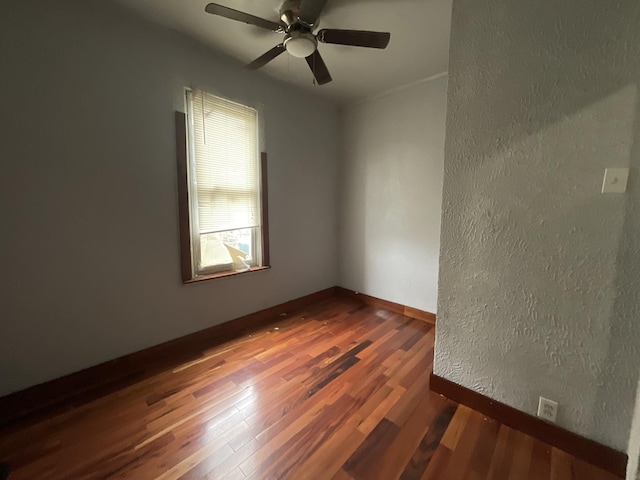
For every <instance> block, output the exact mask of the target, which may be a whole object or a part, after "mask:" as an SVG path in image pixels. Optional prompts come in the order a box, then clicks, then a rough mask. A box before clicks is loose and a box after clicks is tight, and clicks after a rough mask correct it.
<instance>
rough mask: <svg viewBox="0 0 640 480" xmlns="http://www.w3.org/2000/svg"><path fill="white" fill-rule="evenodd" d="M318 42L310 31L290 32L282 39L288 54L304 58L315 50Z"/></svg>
mask: <svg viewBox="0 0 640 480" xmlns="http://www.w3.org/2000/svg"><path fill="white" fill-rule="evenodd" d="M317 45H318V43H317V40H316V38H315V37H314V36H313V34H311V33H302V32H291V33H290V34H289V36H288V37H287V38H286V39H285V41H284V46H285V48H286V49H287V52H289V54H291V55H293V56H294V57H296V58H306V57H308V56H309V55H311V54H312V53H313V52H315V51H316V47H317Z"/></svg>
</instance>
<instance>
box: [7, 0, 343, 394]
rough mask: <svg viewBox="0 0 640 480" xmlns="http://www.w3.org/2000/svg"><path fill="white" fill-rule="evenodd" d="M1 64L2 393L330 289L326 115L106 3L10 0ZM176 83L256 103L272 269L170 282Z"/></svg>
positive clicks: (308, 101) (174, 268)
mask: <svg viewBox="0 0 640 480" xmlns="http://www.w3.org/2000/svg"><path fill="white" fill-rule="evenodd" d="M0 68H1V73H0V105H1V106H2V108H0V125H2V141H1V142H0V162H2V174H1V175H0V220H1V234H0V251H1V252H2V254H1V256H0V303H1V305H2V321H1V322H0V339H1V342H2V347H1V348H0V395H1V394H6V393H9V392H12V391H15V390H18V389H21V388H24V387H27V386H29V385H32V384H36V383H39V382H42V381H45V380H49V379H52V378H54V377H57V376H60V375H62V374H66V373H69V372H72V371H75V370H78V369H81V368H85V367H88V366H91V365H94V364H97V363H100V362H103V361H105V360H108V359H112V358H114V357H118V356H120V355H123V354H126V353H129V352H133V351H137V350H140V349H142V348H145V347H148V346H151V345H154V344H158V343H160V342H163V341H165V340H169V339H172V338H175V337H178V336H181V335H184V334H187V333H190V332H193V331H197V330H200V329H203V328H206V327H209V326H212V325H215V324H219V323H221V322H224V321H227V320H230V319H232V318H235V317H238V316H241V315H243V314H246V313H249V312H253V311H256V310H260V309H263V308H266V307H269V306H272V305H275V304H278V303H281V302H284V301H286V300H289V299H293V298H296V297H300V296H302V295H305V294H308V293H311V292H314V291H318V290H321V289H324V288H327V287H330V286H333V285H335V284H336V281H337V220H336V218H335V212H336V210H337V205H336V198H337V194H336V183H337V182H336V165H337V156H338V154H339V149H338V140H339V138H338V134H337V126H338V118H339V112H338V109H337V108H336V107H334V106H333V105H331V104H329V103H326V102H325V101H323V100H320V99H317V98H316V97H311V96H309V95H307V94H303V93H301V92H300V91H297V90H296V89H295V88H293V87H291V86H284V85H281V84H278V83H276V82H275V81H272V80H269V79H268V78H267V77H264V76H262V75H261V74H256V73H251V72H246V71H243V70H241V68H240V66H239V65H236V64H234V63H233V62H231V61H229V60H228V59H225V58H222V57H221V56H219V55H217V54H215V53H213V52H211V51H209V50H207V49H205V48H203V47H201V46H199V45H198V44H196V43H193V42H191V41H189V40H187V39H185V38H183V37H181V36H179V35H178V34H174V33H172V32H170V31H165V30H162V29H160V28H158V27H154V26H152V25H148V24H146V23H144V22H143V21H141V20H138V19H136V18H131V17H129V16H128V15H127V14H124V13H123V12H121V11H120V10H119V9H117V8H115V7H114V8H111V7H109V5H108V2H104V1H98V0H89V1H87V0H82V1H80V0H67V1H64V2H51V1H48V0H41V1H34V0H29V1H24V0H10V1H4V2H2V14H1V15H0ZM185 86H199V87H202V88H205V89H207V90H210V91H212V92H217V93H219V94H222V95H225V96H228V97H230V98H234V99H239V100H241V101H247V102H251V103H255V102H261V103H263V104H264V112H265V115H266V145H267V151H268V153H269V162H270V165H269V206H270V212H269V213H270V220H271V259H272V265H273V268H272V269H271V270H269V271H265V272H260V273H256V274H249V275H240V276H238V277H234V278H228V279H223V280H215V281H209V282H203V283H200V284H196V285H189V286H183V285H182V284H181V282H180V266H179V245H178V214H177V187H176V160H175V139H174V123H173V122H174V119H173V111H174V110H175V109H182V108H183V100H182V98H183V97H182V95H183V88H184V87H185ZM292 105H293V106H295V105H303V106H304V111H308V112H312V115H309V116H308V117H306V121H305V122H300V121H288V120H287V119H288V118H289V115H290V113H291V111H292V110H291V107H292Z"/></svg>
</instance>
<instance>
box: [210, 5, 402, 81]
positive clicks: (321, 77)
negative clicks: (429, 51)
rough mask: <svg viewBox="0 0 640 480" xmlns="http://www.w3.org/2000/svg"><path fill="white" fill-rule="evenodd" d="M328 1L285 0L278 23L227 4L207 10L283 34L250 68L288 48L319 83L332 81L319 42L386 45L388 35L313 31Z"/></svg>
mask: <svg viewBox="0 0 640 480" xmlns="http://www.w3.org/2000/svg"><path fill="white" fill-rule="evenodd" d="M326 3H327V0H285V2H284V3H283V4H282V6H281V7H280V22H279V23H278V22H272V21H270V20H265V19H263V18H260V17H255V16H253V15H250V14H248V13H244V12H240V11H238V10H234V9H232V8H229V7H225V6H222V5H218V4H215V3H210V4H209V5H207V6H206V7H205V11H206V12H207V13H211V14H213V15H219V16H221V17H225V18H229V19H231V20H236V21H238V22H244V23H247V24H249V25H255V26H258V27H262V28H266V29H267V30H271V31H273V32H275V33H281V34H284V35H285V37H284V41H283V42H282V43H279V44H278V45H276V46H275V47H273V48H272V49H271V50H269V51H268V52H266V53H264V54H263V55H261V56H260V57H258V58H256V59H255V60H254V61H253V62H251V63H250V64H249V65H247V68H249V69H251V70H257V69H258V68H260V67H262V66H264V65H266V64H267V63H269V62H270V61H271V60H273V59H274V58H276V57H277V56H278V55H280V54H281V53H283V52H284V51H287V52H288V53H289V54H291V55H293V56H294V57H297V58H304V59H306V61H307V64H308V65H309V68H311V72H312V73H313V76H314V78H315V80H316V82H317V83H318V85H324V84H325V83H329V82H330V81H331V74H329V70H328V69H327V66H326V65H325V63H324V61H323V60H322V56H320V52H318V42H320V43H332V44H336V45H351V46H355V47H368V48H380V49H384V48H387V45H388V44H389V39H390V38H391V34H390V33H388V32H384V33H383V32H369V31H364V30H336V29H331V28H329V29H323V30H319V31H318V32H317V33H313V31H314V30H315V28H316V27H317V26H318V18H319V17H320V14H321V13H322V9H323V8H324V6H325V5H326Z"/></svg>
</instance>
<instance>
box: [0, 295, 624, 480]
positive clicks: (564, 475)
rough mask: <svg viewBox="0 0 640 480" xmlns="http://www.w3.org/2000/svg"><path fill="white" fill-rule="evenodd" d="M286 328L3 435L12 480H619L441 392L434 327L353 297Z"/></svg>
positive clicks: (209, 350)
mask: <svg viewBox="0 0 640 480" xmlns="http://www.w3.org/2000/svg"><path fill="white" fill-rule="evenodd" d="M274 320H277V322H275V323H274V322H270V323H269V324H268V325H265V326H264V327H261V328H257V329H255V330H253V331H251V332H244V333H243V334H242V335H241V336H239V337H238V338H236V339H231V340H228V341H225V343H222V344H216V342H215V339H211V338H203V339H202V340H197V339H196V340H194V342H193V343H192V344H191V345H192V346H195V348H193V349H192V350H190V351H188V352H173V353H172V356H171V358H170V359H162V361H158V362H155V363H154V365H156V366H155V367H154V368H155V370H153V371H151V372H145V371H144V369H143V370H141V371H140V372H139V379H138V377H136V379H132V378H128V379H126V382H124V381H123V383H122V386H119V387H117V386H115V385H110V386H108V388H107V387H105V388H104V389H103V390H101V392H102V393H101V394H98V393H97V392H82V391H79V392H77V394H74V395H70V396H69V398H71V399H72V400H70V401H69V402H68V404H67V405H66V407H65V408H64V409H61V408H58V407H59V405H57V406H56V409H53V410H52V414H51V416H50V417H49V418H46V417H38V418H35V417H34V418H31V419H29V418H27V417H25V419H24V421H23V422H22V423H18V424H14V425H10V426H8V427H6V428H5V430H3V431H0V459H2V460H6V461H8V462H9V464H10V465H11V466H12V469H13V471H12V475H11V477H10V478H11V480H34V479H37V480H68V479H73V480H76V479H90V480H93V479H97V478H101V479H102V478H104V479H120V480H122V479H133V480H139V479H142V480H147V479H150V480H153V479H158V478H160V479H177V478H181V479H183V480H191V479H200V478H208V479H215V480H224V479H227V480H261V479H278V480H281V479H282V480H285V479H292V480H305V479H309V480H324V479H330V478H334V479H336V480H378V479H379V480H394V479H398V478H400V479H401V480H419V479H420V480H454V479H464V480H512V479H515V480H583V479H584V480H615V478H616V477H615V476H612V475H611V474H608V473H607V472H603V471H602V470H600V469H599V468H597V467H594V466H593V465H590V464H589V463H587V462H585V461H583V460H579V459H577V458H574V457H572V456H570V455H568V454H567V453H565V452H562V451H560V450H558V449H555V448H551V447H550V446H549V445H547V444H545V443H543V442H541V441H538V440H535V439H532V438H531V437H528V436H526V435H523V434H522V433H519V432H517V431H515V430H513V429H511V428H509V427H506V426H505V425H502V424H500V422H499V421H496V420H492V419H487V418H485V417H484V416H482V415H481V414H480V413H478V412H475V411H473V410H471V409H469V408H468V407H464V406H459V405H458V404H456V403H455V402H452V401H451V400H448V399H446V398H445V397H443V396H441V395H438V394H436V393H433V392H431V391H430V390H429V374H430V372H431V368H432V363H433V347H434V334H435V330H434V328H433V327H432V326H431V325H428V324H426V323H424V322H421V321H419V320H413V319H411V318H408V317H404V316H403V315H401V314H398V313H396V312H389V311H386V310H384V309H382V308H380V307H379V306H372V305H367V304H364V303H362V302H360V301H359V300H358V299H357V297H355V298H354V297H345V296H336V297H332V298H329V299H326V300H324V301H322V302H319V303H318V304H315V305H308V306H306V307H305V308H303V309H301V310H299V311H297V312H288V314H287V315H285V316H282V317H277V318H276V319H274ZM158 365H162V368H159V367H157V366H158ZM134 373H135V372H134ZM135 375H138V374H135ZM43 401H45V403H46V399H44V400H43Z"/></svg>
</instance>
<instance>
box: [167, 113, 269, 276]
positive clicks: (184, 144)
mask: <svg viewBox="0 0 640 480" xmlns="http://www.w3.org/2000/svg"><path fill="white" fill-rule="evenodd" d="M175 124H176V157H177V160H178V162H177V163H178V217H179V230H180V267H181V269H180V270H181V276H182V282H183V283H185V284H189V283H196V282H201V281H203V280H210V279H214V278H222V277H229V276H235V275H239V274H242V273H251V272H257V271H262V270H267V269H269V268H271V263H270V256H269V215H268V189H267V153H266V152H260V165H259V169H260V178H259V185H258V188H259V189H260V223H261V228H259V231H260V234H259V237H260V238H259V241H260V242H261V247H262V265H261V266H255V267H251V268H249V269H248V270H244V271H241V272H237V271H235V270H230V271H223V272H215V273H209V274H200V275H198V274H197V272H195V271H194V269H193V261H192V258H193V251H192V242H191V215H190V208H189V173H188V171H189V157H188V142H189V138H188V131H187V114H186V113H184V112H178V111H176V112H175Z"/></svg>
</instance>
